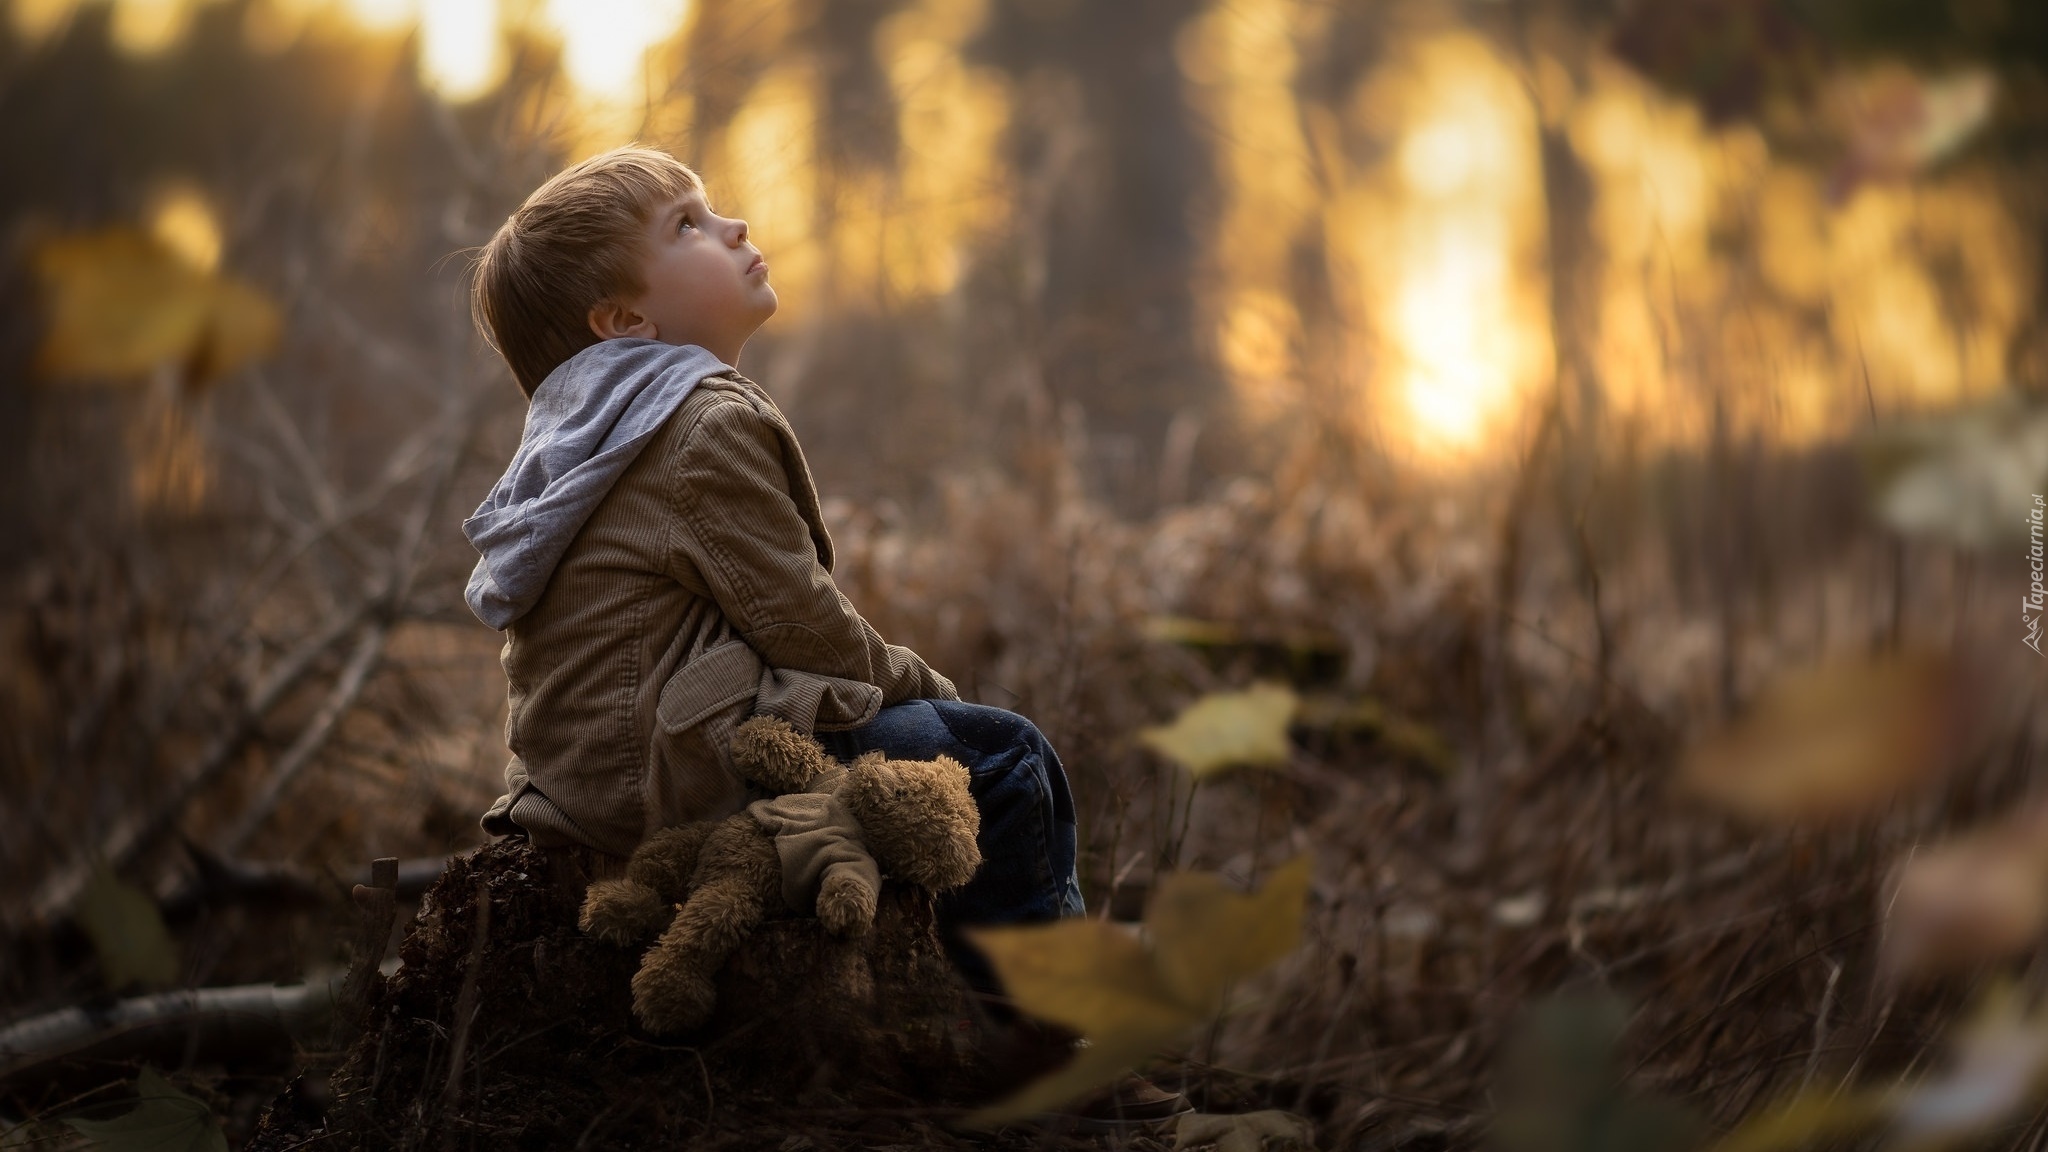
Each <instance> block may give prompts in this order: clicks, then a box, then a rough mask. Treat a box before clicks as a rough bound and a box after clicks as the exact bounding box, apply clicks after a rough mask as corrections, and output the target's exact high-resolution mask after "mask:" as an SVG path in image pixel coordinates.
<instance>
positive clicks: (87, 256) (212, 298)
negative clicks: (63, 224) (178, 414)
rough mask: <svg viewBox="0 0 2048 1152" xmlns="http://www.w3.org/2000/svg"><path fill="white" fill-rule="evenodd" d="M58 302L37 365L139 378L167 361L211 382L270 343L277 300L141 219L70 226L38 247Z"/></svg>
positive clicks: (39, 266) (187, 375)
mask: <svg viewBox="0 0 2048 1152" xmlns="http://www.w3.org/2000/svg"><path fill="white" fill-rule="evenodd" d="M35 266H36V273H37V277H38V279H40V280H41V282H42V287H43V295H44V297H45V300H46V302H47V306H48V309H49V321H50V322H49V329H48V331H47V332H46V333H45V335H44V340H43V347H42V351H41V354H40V357H39V360H38V364H37V367H38V369H39V370H40V371H41V372H42V373H43V374H44V375H46V376H49V377H52V378H59V379H112V380H124V379H138V378H143V377H147V376H148V375H150V374H151V373H153V372H155V371H157V370H158V369H159V368H162V367H163V366H165V365H170V366H173V367H175V368H177V369H178V370H179V371H180V372H181V373H182V374H183V377H182V378H183V379H184V381H185V382H186V384H187V385H188V386H195V387H196V386H202V385H205V384H207V383H210V382H212V381H213V380H215V379H218V378H219V377H221V376H224V375H226V374H228V373H230V372H232V371H234V370H235V369H237V368H239V367H241V366H242V365H243V364H246V363H248V362H249V361H251V360H254V359H257V358H259V357H261V356H263V355H266V354H267V353H269V351H270V350H271V349H272V348H274V347H275V346H276V344H277V338H278V333H279V329H280V326H281V323H280V319H279V316H278V311H277V306H276V305H275V304H273V303H271V301H270V299H269V297H267V296H265V295H264V294H263V292H262V291H260V290H259V289H257V288H255V287H253V286H252V285H249V284H247V283H245V282H243V281H241V280H237V279H235V278H233V277H228V276H222V275H219V274H216V273H212V272H209V271H206V270H204V269H202V268H199V267H195V266H194V265H193V264H192V263H191V262H189V261H188V260H186V259H185V258H183V257H181V256H180V255H179V254H178V253H177V251H176V250H174V249H173V248H172V247H170V246H169V245H168V244H166V243H164V242H163V241H162V240H161V239H159V238H158V237H156V236H153V235H151V234H149V233H147V232H142V231H139V230H137V229H133V228H108V229H105V230H102V231H98V232H88V233H81V234H77V235H71V236H63V237H59V238H56V239H53V240H49V241H46V242H45V243H44V244H43V245H42V246H41V248H40V249H39V250H38V251H37V253H36V259H35Z"/></svg>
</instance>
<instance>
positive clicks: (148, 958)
mask: <svg viewBox="0 0 2048 1152" xmlns="http://www.w3.org/2000/svg"><path fill="white" fill-rule="evenodd" d="M77 915H78V926H79V927H80V928H82V929H84V930H85V934H86V936H87V938H89V939H90V940H91V941H92V947H93V951H94V952H96V953H98V954H99V958H100V973H101V974H102V975H103V976H105V977H106V980H107V986H108V987H109V988H115V989H119V988H125V987H127V986H128V985H130V984H143V985H146V986H149V987H163V986H165V985H168V984H171V983H173V982H175V981H176V980H177V978H178V946H177V944H176V943H174V942H173V941H172V940H171V934H170V931H169V930H168V929H166V928H165V927H164V919H163V916H162V915H161V914H160V913H158V911H157V908H156V904H155V903H154V902H153V901H151V900H150V898H149V897H148V896H147V895H145V894H144V893H143V892H142V890H141V889H139V888H137V887H135V886H134V885H132V884H124V883H122V882H121V881H119V880H117V879H115V878H114V877H113V876H111V875H109V874H108V873H105V872H99V873H95V874H94V875H93V878H92V879H91V880H90V881H89V882H88V883H87V884H86V886H85V890H84V891H83V892H81V893H80V894H79V898H78V913H77Z"/></svg>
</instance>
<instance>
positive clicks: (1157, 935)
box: [1145, 856, 1310, 1014]
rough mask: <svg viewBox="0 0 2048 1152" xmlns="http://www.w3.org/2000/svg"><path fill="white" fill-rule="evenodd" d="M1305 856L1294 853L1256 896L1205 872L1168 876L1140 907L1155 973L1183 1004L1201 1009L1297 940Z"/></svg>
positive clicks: (1206, 1009)
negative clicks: (1231, 887) (1149, 933)
mask: <svg viewBox="0 0 2048 1152" xmlns="http://www.w3.org/2000/svg"><path fill="white" fill-rule="evenodd" d="M1309 864H1310V861H1309V858H1308V857H1307V856H1297V857H1295V858H1294V859H1293V860H1290V861H1289V862H1287V863H1286V864H1284V865H1282V866H1281V867H1280V869H1279V870H1278V871H1276V872H1274V873H1273V875H1272V876H1271V877H1270V878H1269V879H1268V880H1267V881H1266V884H1265V886H1264V887H1263V888H1261V889H1259V891H1258V892H1257V893H1255V894H1253V895H1249V896H1247V895H1244V894H1242V893H1238V892H1232V891H1230V890H1229V889H1228V888H1226V887H1224V886H1223V881H1222V879H1221V878H1219V877H1217V876H1216V875H1215V874H1213V873H1208V872H1182V873H1176V874H1174V875H1171V876H1168V877H1166V879H1165V880H1163V881H1161V883H1160V885H1159V889H1158V891H1157V892H1156V893H1154V894H1153V897H1152V904H1151V907H1149V908H1147V909H1146V911H1145V923H1146V926H1147V927H1149V928H1150V929H1151V931H1152V953H1153V957H1154V959H1155V961H1156V963H1157V964H1158V967H1159V974H1160V976H1161V977H1162V978H1163V979H1164V980H1165V982H1166V985H1167V987H1169V988H1171V989H1172V990H1173V994H1174V996H1175V998H1176V999H1178V1000H1179V1001H1180V1002H1181V1003H1182V1004H1185V1005H1188V1006H1189V1007H1191V1008H1194V1009H1196V1010H1197V1011H1198V1012H1201V1013H1204V1014H1206V1013H1207V1012H1209V1011H1213V1010H1214V1009H1215V1007H1217V1005H1218V1002H1219V1001H1221V1000H1222V998H1223V994H1224V992H1225V990H1226V989H1227V988H1228V987H1229V986H1230V984H1231V983H1232V982H1234V981H1236V980H1239V979H1242V978H1243V977H1246V976H1249V975H1252V974H1253V973H1255V972H1258V971H1259V970H1260V969H1263V968H1265V967H1266V966H1267V965H1268V964H1271V963H1273V962H1274V961H1276V960H1279V959H1280V958H1281V957H1283V956H1285V955H1287V954H1288V953H1289V952H1292V951H1294V949H1295V948H1296V947H1297V946H1298V945H1299V944H1300V943H1301V913H1302V909H1303V907H1304V906H1306V905H1307V903H1308V885H1309V876H1310V868H1309Z"/></svg>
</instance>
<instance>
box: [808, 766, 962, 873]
mask: <svg viewBox="0 0 2048 1152" xmlns="http://www.w3.org/2000/svg"><path fill="white" fill-rule="evenodd" d="M967 779H968V776H967V769H965V768H963V767H961V766H960V762H959V761H957V760H954V759H953V758H952V757H950V756H940V757H937V758H936V759H933V760H929V761H926V760H890V759H887V758H886V757H884V756H883V755H882V754H881V753H879V752H870V753H868V754H867V755H865V756H862V757H861V758H860V759H858V760H856V761H854V763H853V768H852V770H851V771H850V772H849V773H848V779H847V782H846V784H845V787H844V789H843V790H842V791H841V793H840V797H839V798H840V799H841V800H843V801H845V803H846V806H847V807H848V808H849V809H851V810H852V811H853V815H854V817H855V818H856V819H858V820H859V821H860V827H861V832H862V834H863V835H864V836H865V838H866V840H867V845H868V852H869V853H870V854H871V855H873V856H874V858H875V861H876V863H878V864H880V865H881V866H882V870H883V871H884V872H887V873H888V874H889V875H891V876H894V877H896V878H897V879H899V880H908V881H909V882H910V883H912V884H916V885H918V886H920V887H923V888H929V889H931V890H932V891H934V892H944V891H946V890H948V889H951V888H958V887H959V886H961V885H962V884H965V883H967V882H968V881H969V880H971V879H973V878H974V870H975V869H977V868H979V867H981V850H980V849H979V848H977V847H976V846H975V837H976V836H977V835H979V834H980V832H981V811H980V809H978V808H976V807H975V806H974V797H973V796H972V795H970V794H969V793H968V791H967Z"/></svg>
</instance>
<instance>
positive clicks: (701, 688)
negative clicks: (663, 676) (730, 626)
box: [654, 640, 761, 736]
mask: <svg viewBox="0 0 2048 1152" xmlns="http://www.w3.org/2000/svg"><path fill="white" fill-rule="evenodd" d="M760 686H761V658H760V657H759V656H756V655H755V654H754V650H753V649H752V648H749V647H747V645H746V642H745V641H743V640H728V641H726V642H725V643H723V644H719V645H715V646H713V647H711V648H707V649H705V650H704V651H703V652H701V653H699V654H698V655H697V657H696V658H695V659H694V660H689V661H685V662H684V664H683V666H682V667H680V668H678V669H676V670H675V672H674V674H672V675H671V676H669V678H668V682H667V683H665V684H663V685H662V686H661V700H660V701H659V702H658V703H657V704H656V705H655V708H654V715H655V719H656V720H658V721H660V723H661V730H662V731H663V732H666V733H668V734H669V735H671V736H673V735H675V734H676V733H678V732H681V731H682V730H684V729H685V728H689V727H691V726H692V725H695V724H699V723H702V722H703V721H704V720H705V719H706V718H708V717H710V716H713V715H715V714H717V713H718V712H721V711H723V710H725V709H727V708H730V707H732V706H733V705H734V704H737V703H739V702H740V701H742V700H751V699H752V698H753V697H754V694H755V693H756V692H757V691H759V689H760Z"/></svg>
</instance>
